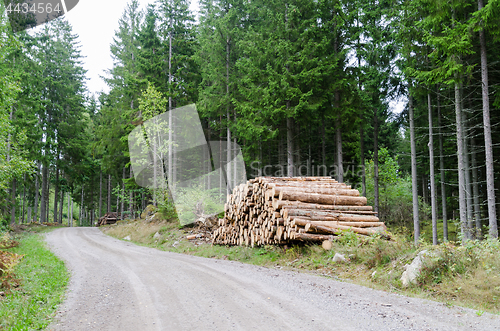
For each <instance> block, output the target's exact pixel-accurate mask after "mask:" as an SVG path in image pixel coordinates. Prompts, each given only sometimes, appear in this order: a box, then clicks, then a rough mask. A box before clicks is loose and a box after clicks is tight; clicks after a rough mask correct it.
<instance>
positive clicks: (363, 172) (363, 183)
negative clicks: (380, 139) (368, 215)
mask: <svg viewBox="0 0 500 331" xmlns="http://www.w3.org/2000/svg"><path fill="white" fill-rule="evenodd" d="M361 122H363V118H361ZM359 136H360V137H361V144H360V145H361V146H360V149H361V151H360V154H361V190H362V193H361V194H362V195H363V196H364V197H366V168H365V139H364V136H365V132H364V129H363V124H362V123H361V125H360V127H359Z"/></svg>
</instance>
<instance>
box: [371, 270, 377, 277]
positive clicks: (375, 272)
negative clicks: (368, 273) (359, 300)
mask: <svg viewBox="0 0 500 331" xmlns="http://www.w3.org/2000/svg"><path fill="white" fill-rule="evenodd" d="M376 274H377V270H375V271H374V272H372V278H373V277H375V275H376Z"/></svg>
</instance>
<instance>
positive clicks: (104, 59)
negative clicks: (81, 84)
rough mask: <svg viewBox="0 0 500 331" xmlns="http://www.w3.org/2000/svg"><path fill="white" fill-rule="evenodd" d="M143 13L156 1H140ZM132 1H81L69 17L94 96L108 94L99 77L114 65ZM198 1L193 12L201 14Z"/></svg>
mask: <svg viewBox="0 0 500 331" xmlns="http://www.w3.org/2000/svg"><path fill="white" fill-rule="evenodd" d="M138 1H139V3H140V4H141V9H144V8H146V7H147V5H148V4H149V3H154V2H155V1H154V0H138ZM128 3H130V1H124V0H80V2H79V3H78V5H77V6H76V7H75V8H74V9H73V10H71V11H70V12H69V13H67V14H66V16H65V17H66V19H67V20H68V22H69V23H70V24H71V25H72V26H73V32H74V33H75V34H78V35H79V36H80V39H79V40H80V44H81V52H82V56H84V57H85V58H84V65H83V66H84V68H85V69H86V70H87V78H88V81H87V87H88V89H89V91H90V92H91V93H98V92H100V91H104V92H108V87H107V85H106V83H104V81H103V80H102V79H101V78H100V77H99V76H103V75H104V74H105V70H107V69H110V68H111V67H112V65H113V61H112V59H111V52H110V48H109V46H110V45H111V42H112V41H113V37H114V35H115V31H116V30H118V20H119V19H120V17H121V16H122V14H123V11H124V10H125V7H126V6H127V4H128ZM197 8H198V1H197V0H192V1H191V10H195V11H196V10H197Z"/></svg>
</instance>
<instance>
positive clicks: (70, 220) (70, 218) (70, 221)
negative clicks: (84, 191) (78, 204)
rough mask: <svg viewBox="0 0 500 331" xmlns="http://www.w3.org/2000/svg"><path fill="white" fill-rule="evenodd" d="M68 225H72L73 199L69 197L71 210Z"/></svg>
mask: <svg viewBox="0 0 500 331" xmlns="http://www.w3.org/2000/svg"><path fill="white" fill-rule="evenodd" d="M69 216H70V217H69V223H68V224H69V226H70V227H73V199H71V212H70V213H69Z"/></svg>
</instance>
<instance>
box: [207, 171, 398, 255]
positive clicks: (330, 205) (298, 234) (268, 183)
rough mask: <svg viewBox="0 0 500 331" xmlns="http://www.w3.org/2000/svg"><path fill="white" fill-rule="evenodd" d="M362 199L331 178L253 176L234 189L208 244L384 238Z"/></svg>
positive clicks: (248, 244)
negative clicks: (345, 233) (348, 236)
mask: <svg viewBox="0 0 500 331" xmlns="http://www.w3.org/2000/svg"><path fill="white" fill-rule="evenodd" d="M366 203H367V201H366V198H365V197H362V196H360V194H359V191H358V190H355V189H352V188H351V187H350V186H349V185H346V184H344V183H339V182H337V181H336V180H334V179H332V178H330V177H258V178H255V179H252V180H250V181H248V182H247V183H246V184H241V185H239V186H237V187H235V188H234V190H233V192H232V194H231V195H229V196H228V199H227V203H226V204H225V206H224V209H225V215H224V218H223V219H220V220H219V221H218V228H217V229H216V230H215V231H214V232H213V235H212V242H213V243H214V244H220V245H245V246H252V247H254V246H259V245H275V244H287V243H293V242H296V241H324V240H334V239H335V237H336V236H337V235H339V234H340V233H342V232H343V231H345V230H350V231H352V232H354V233H356V234H358V235H360V236H369V235H372V234H380V235H381V236H382V237H385V238H389V236H388V234H387V233H386V229H387V228H386V227H385V225H384V223H383V222H380V221H379V219H378V217H377V216H376V213H375V212H374V211H373V208H372V207H371V206H367V205H366Z"/></svg>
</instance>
